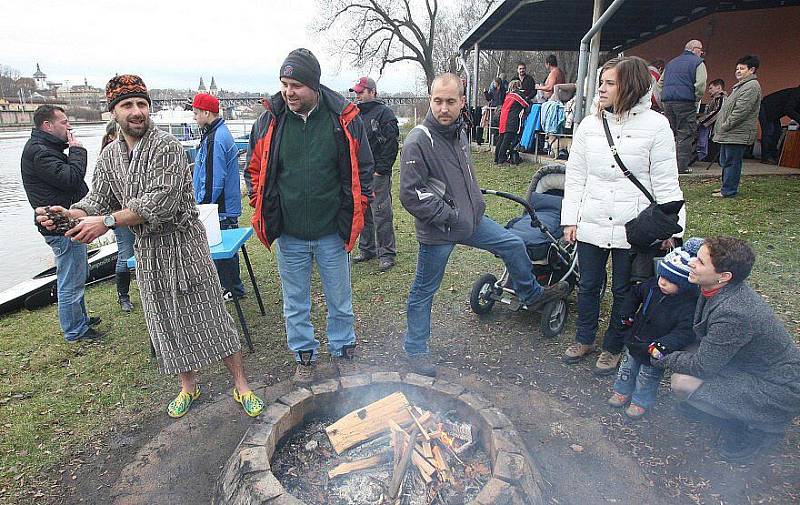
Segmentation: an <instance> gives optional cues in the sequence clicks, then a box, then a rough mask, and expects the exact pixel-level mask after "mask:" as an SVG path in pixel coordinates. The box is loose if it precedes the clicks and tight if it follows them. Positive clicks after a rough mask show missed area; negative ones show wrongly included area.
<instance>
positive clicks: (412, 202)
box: [400, 74, 569, 376]
mask: <svg viewBox="0 0 800 505" xmlns="http://www.w3.org/2000/svg"><path fill="white" fill-rule="evenodd" d="M464 102H465V97H464V92H463V88H462V87H461V85H460V82H459V79H458V76H456V75H454V74H442V75H439V76H437V77H436V78H435V79H434V80H433V83H431V94H430V110H429V111H428V114H427V116H426V117H425V120H424V121H423V123H422V124H421V125H418V126H417V127H415V128H414V129H413V130H411V132H410V133H409V134H408V136H407V137H406V140H405V142H404V144H403V150H402V152H401V154H400V202H401V203H402V204H403V207H405V209H406V210H407V211H408V212H409V213H410V214H411V215H412V216H414V224H415V228H416V234H417V240H418V241H419V254H418V256H417V271H416V275H415V277H414V282H413V284H412V285H411V290H410V292H409V294H408V310H407V312H406V313H407V321H408V328H407V330H406V335H405V343H404V348H405V352H406V356H407V359H408V362H409V365H410V369H411V370H413V371H414V372H416V373H419V374H422V375H428V376H435V375H436V367H435V365H434V361H433V360H432V359H431V357H430V353H429V349H428V340H429V339H430V335H431V307H432V305H433V296H434V295H435V294H436V292H437V291H438V290H439V286H440V285H441V283H442V278H443V277H444V272H445V268H446V267H447V261H448V259H449V258H450V253H451V252H452V251H453V248H454V247H455V245H456V244H464V245H467V246H471V247H476V248H478V249H484V250H487V251H489V252H491V253H493V254H495V255H497V256H499V257H500V258H501V259H502V260H503V262H504V263H505V264H506V268H508V271H509V273H510V275H511V280H512V284H513V286H514V290H515V291H516V293H517V296H518V297H519V299H520V301H521V302H522V303H523V304H524V305H526V306H527V308H530V309H536V308H539V307H542V306H543V305H544V304H546V303H547V302H550V301H552V300H556V299H559V298H563V297H564V296H566V293H567V291H568V290H569V285H568V284H567V283H566V282H560V283H558V284H554V285H553V286H549V287H547V288H543V287H542V286H540V285H539V283H538V282H536V279H535V278H534V276H533V272H532V269H531V262H530V258H529V257H528V254H527V251H526V249H525V243H524V242H523V241H522V239H521V238H520V237H518V236H516V235H514V234H513V233H511V232H510V231H509V230H507V229H505V228H503V227H502V226H500V225H499V224H497V223H495V222H494V221H492V220H491V219H489V218H488V217H486V216H485V215H484V211H485V210H486V203H485V202H484V200H483V195H482V194H481V190H480V188H479V187H478V181H477V179H476V178H475V169H474V166H473V163H472V159H471V156H470V149H469V142H468V140H467V136H466V134H465V133H464V130H463V125H462V124H461V121H460V120H459V111H460V110H461V108H462V107H463V105H464Z"/></svg>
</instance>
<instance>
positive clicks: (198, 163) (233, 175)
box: [192, 118, 242, 220]
mask: <svg viewBox="0 0 800 505" xmlns="http://www.w3.org/2000/svg"><path fill="white" fill-rule="evenodd" d="M192 182H193V186H194V198H195V200H197V203H200V204H203V203H215V204H217V206H218V207H217V211H218V212H219V218H220V220H222V219H226V218H229V217H236V218H238V217H239V216H241V215H242V190H241V188H240V184H239V151H238V150H237V149H236V144H235V143H234V141H233V136H232V135H231V132H230V131H229V130H228V127H227V126H226V125H225V120H223V119H221V118H220V119H217V120H215V121H214V122H213V123H212V124H210V125H208V127H206V128H204V132H203V138H202V139H201V140H200V145H199V146H198V148H197V157H196V158H195V161H194V174H193V177H192Z"/></svg>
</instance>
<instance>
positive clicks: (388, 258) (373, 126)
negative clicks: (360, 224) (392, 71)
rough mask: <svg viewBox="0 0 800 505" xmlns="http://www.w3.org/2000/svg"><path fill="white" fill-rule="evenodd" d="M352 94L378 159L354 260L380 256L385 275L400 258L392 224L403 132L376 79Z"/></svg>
mask: <svg viewBox="0 0 800 505" xmlns="http://www.w3.org/2000/svg"><path fill="white" fill-rule="evenodd" d="M350 91H352V92H354V93H355V94H356V101H357V103H358V109H359V112H360V115H361V120H362V121H363V122H364V127H365V128H366V130H367V138H368V139H369V147H370V149H371V150H372V157H373V158H374V159H375V173H374V174H373V175H372V185H373V189H374V191H375V197H374V199H373V200H372V202H371V203H370V204H369V210H368V211H367V212H366V213H365V214H364V229H363V230H361V236H360V238H359V240H358V249H359V253H358V256H356V257H355V258H353V261H355V262H356V263H359V262H361V261H367V260H370V259H372V258H374V257H376V256H377V257H378V270H380V271H381V272H385V271H386V270H389V269H390V268H392V267H393V266H394V262H395V257H396V256H397V248H396V246H395V240H394V223H393V222H392V218H393V215H392V167H393V166H394V161H395V160H396V159H397V150H398V144H397V139H398V137H399V136H400V130H399V129H398V127H397V118H396V117H394V113H393V112H392V110H391V109H390V108H389V107H387V106H386V104H384V103H383V102H382V101H381V100H379V99H378V98H377V96H378V90H377V88H376V86H375V81H374V80H373V79H370V78H369V77H362V78H361V79H359V80H358V82H357V83H355V85H354V86H353V87H352V88H350ZM376 239H377V240H376ZM376 243H377V245H376Z"/></svg>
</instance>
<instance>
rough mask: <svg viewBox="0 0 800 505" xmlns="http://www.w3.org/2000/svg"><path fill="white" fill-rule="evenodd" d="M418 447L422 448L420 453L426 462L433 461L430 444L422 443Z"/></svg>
mask: <svg viewBox="0 0 800 505" xmlns="http://www.w3.org/2000/svg"><path fill="white" fill-rule="evenodd" d="M419 447H421V448H422V449H421V450H420V452H421V453H422V455H423V456H425V459H428V460H430V459H433V451H432V450H431V443H430V442H422V444H420V446H419Z"/></svg>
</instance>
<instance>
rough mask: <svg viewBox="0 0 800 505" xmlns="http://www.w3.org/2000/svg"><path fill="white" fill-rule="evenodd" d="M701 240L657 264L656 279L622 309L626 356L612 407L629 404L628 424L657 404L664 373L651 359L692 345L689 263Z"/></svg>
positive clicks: (693, 295)
mask: <svg viewBox="0 0 800 505" xmlns="http://www.w3.org/2000/svg"><path fill="white" fill-rule="evenodd" d="M701 245H702V240H701V239H690V240H688V241H686V243H685V244H684V245H683V247H679V248H677V249H674V250H673V251H671V252H670V253H669V254H667V255H666V256H665V257H664V258H663V259H662V260H661V261H660V262H659V263H658V268H657V272H656V277H652V278H650V279H648V280H646V281H645V282H642V283H641V284H637V285H635V286H633V287H631V293H630V295H629V297H628V298H627V300H626V303H625V306H624V307H623V310H622V314H623V324H624V325H625V326H628V331H627V333H626V335H625V356H624V357H623V358H622V363H620V366H619V370H618V371H617V380H616V381H615V382H614V394H613V395H612V396H611V398H609V399H608V404H609V405H611V406H612V407H616V408H622V407H625V406H626V405H627V408H626V409H625V415H626V416H627V417H628V418H630V419H638V418H640V417H642V416H643V415H644V414H645V413H646V412H647V411H648V410H649V409H650V408H651V407H652V406H653V405H654V404H655V402H656V391H657V389H658V383H659V382H660V381H661V377H662V376H663V374H664V370H662V369H659V368H656V367H653V366H650V357H651V356H653V357H656V359H660V356H661V355H664V354H668V353H670V352H672V351H679V350H683V349H684V348H685V347H686V346H688V345H690V344H691V343H693V342H694V340H695V336H694V330H693V328H692V319H693V317H694V309H695V306H696V305H697V296H698V289H697V286H695V285H694V284H691V283H690V282H689V260H690V259H691V258H693V257H694V256H697V251H698V250H699V249H700V246H701Z"/></svg>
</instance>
